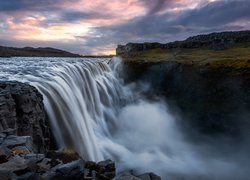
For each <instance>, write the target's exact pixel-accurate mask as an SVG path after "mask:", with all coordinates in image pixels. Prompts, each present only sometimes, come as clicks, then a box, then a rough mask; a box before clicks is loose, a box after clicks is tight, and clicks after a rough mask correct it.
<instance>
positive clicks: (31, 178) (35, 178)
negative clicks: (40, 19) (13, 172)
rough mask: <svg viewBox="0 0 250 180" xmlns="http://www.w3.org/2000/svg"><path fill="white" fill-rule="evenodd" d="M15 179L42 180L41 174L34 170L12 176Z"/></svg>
mask: <svg viewBox="0 0 250 180" xmlns="http://www.w3.org/2000/svg"><path fill="white" fill-rule="evenodd" d="M12 179H13V180H40V179H41V178H40V176H39V175H38V174H36V173H34V172H28V173H25V174H23V175H21V176H16V177H14V178H12Z"/></svg>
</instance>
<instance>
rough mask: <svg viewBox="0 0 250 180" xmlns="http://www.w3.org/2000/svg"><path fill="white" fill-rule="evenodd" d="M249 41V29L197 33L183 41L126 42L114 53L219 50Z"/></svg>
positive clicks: (123, 55)
mask: <svg viewBox="0 0 250 180" xmlns="http://www.w3.org/2000/svg"><path fill="white" fill-rule="evenodd" d="M244 42H250V31H249V30H248V31H237V32H220V33H211V34H206V35H198V36H194V37H189V38H187V39H186V40H184V41H175V42H170V43H166V44H160V43H128V44H126V45H118V47H117V49H116V55H118V56H122V57H131V56H134V55H136V54H137V53H139V52H144V51H148V50H152V49H162V50H170V49H192V48H202V47H209V48H211V49H215V50H219V49H225V48H227V47H228V46H231V45H234V44H237V43H244Z"/></svg>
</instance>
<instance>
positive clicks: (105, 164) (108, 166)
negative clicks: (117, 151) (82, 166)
mask: <svg viewBox="0 0 250 180" xmlns="http://www.w3.org/2000/svg"><path fill="white" fill-rule="evenodd" d="M97 165H98V167H99V168H100V171H101V169H104V171H105V172H112V171H115V162H114V161H112V160H110V159H108V160H105V161H101V162H99V163H98V164H97Z"/></svg>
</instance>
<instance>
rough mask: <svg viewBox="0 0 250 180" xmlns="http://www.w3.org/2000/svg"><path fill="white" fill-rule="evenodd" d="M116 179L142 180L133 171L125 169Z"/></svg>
mask: <svg viewBox="0 0 250 180" xmlns="http://www.w3.org/2000/svg"><path fill="white" fill-rule="evenodd" d="M114 180H141V179H140V178H138V177H136V176H134V175H133V171H124V172H122V173H120V174H118V175H117V176H116V177H115V178H114Z"/></svg>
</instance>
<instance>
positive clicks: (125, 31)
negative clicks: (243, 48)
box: [85, 0, 250, 47]
mask: <svg viewBox="0 0 250 180" xmlns="http://www.w3.org/2000/svg"><path fill="white" fill-rule="evenodd" d="M169 2H170V1H168V3H169ZM148 3H149V4H150V3H152V1H148ZM158 3H159V5H157V7H154V8H152V9H151V10H150V11H149V12H150V13H149V14H147V15H146V16H142V17H136V18H134V19H132V20H130V21H128V22H126V23H123V24H119V25H116V26H103V27H97V28H95V30H94V31H93V34H95V35H99V34H102V36H98V37H95V36H92V37H88V38H86V37H85V40H86V44H88V45H89V46H90V47H98V46H100V47H101V46H104V45H105V44H106V45H107V44H110V45H112V44H113V45H114V47H115V45H116V44H124V43H127V42H146V41H147V42H156V41H157V42H168V41H173V40H182V39H185V38H187V37H188V36H191V35H196V34H199V33H208V32H213V31H227V30H242V29H247V28H250V27H246V26H244V24H242V26H240V25H233V24H230V23H233V22H238V21H244V20H245V21H248V20H249V19H250V11H249V7H250V1H246V0H245V1H217V2H213V3H209V4H206V5H204V6H202V7H199V8H198V9H192V10H187V11H183V12H181V13H180V14H178V15H177V16H176V15H175V16H173V14H171V12H168V13H164V14H157V13H156V12H157V11H159V10H160V9H159V8H158V6H164V5H165V6H168V5H169V4H167V3H166V2H165V1H159V2H158ZM163 3H166V4H163ZM173 17H175V18H173Z"/></svg>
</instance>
